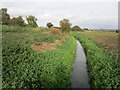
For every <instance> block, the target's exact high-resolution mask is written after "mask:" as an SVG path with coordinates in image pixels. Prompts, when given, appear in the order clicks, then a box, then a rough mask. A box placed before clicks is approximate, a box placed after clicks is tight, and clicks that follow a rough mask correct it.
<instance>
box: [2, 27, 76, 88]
mask: <svg viewBox="0 0 120 90" xmlns="http://www.w3.org/2000/svg"><path fill="white" fill-rule="evenodd" d="M2 28H3V31H2V32H3V33H2V45H3V47H2V56H3V61H2V80H3V81H2V83H3V88H66V87H69V86H70V82H71V81H70V78H71V71H72V65H73V60H74V57H75V53H76V41H75V39H74V37H73V36H72V35H69V37H68V38H67V39H65V40H63V41H62V44H61V45H57V46H56V48H58V50H46V51H45V52H44V53H40V52H36V51H34V50H33V49H32V48H31V44H34V43H38V42H47V43H53V42H54V41H55V40H61V38H60V37H61V36H64V34H59V35H56V34H45V33H43V32H44V31H45V32H46V30H41V31H40V30H38V29H37V30H35V31H34V30H33V29H31V28H29V29H28V28H27V30H26V29H25V28H21V27H20V28H19V27H9V26H3V27H2ZM4 30H5V31H4ZM20 30H21V31H20Z"/></svg>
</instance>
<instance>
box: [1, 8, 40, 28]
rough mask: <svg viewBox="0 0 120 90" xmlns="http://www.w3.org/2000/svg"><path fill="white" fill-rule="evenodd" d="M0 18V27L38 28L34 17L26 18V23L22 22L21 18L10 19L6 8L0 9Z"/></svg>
mask: <svg viewBox="0 0 120 90" xmlns="http://www.w3.org/2000/svg"><path fill="white" fill-rule="evenodd" d="M0 13H1V15H2V16H1V18H0V24H1V25H10V26H21V27H38V25H37V23H36V21H37V18H35V16H31V15H30V16H28V17H26V19H27V22H28V24H27V23H25V21H24V20H23V18H22V16H18V17H13V18H11V17H10V15H9V14H8V13H7V8H1V9H0Z"/></svg>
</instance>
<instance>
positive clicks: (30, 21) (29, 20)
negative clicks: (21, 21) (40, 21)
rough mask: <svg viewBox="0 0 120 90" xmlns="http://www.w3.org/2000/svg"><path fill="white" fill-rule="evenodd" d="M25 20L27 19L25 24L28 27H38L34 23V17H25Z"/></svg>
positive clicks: (35, 19)
mask: <svg viewBox="0 0 120 90" xmlns="http://www.w3.org/2000/svg"><path fill="white" fill-rule="evenodd" d="M26 19H27V22H28V24H29V26H30V27H38V25H37V23H36V21H37V18H35V17H34V16H28V17H26Z"/></svg>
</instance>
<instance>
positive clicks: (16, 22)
mask: <svg viewBox="0 0 120 90" xmlns="http://www.w3.org/2000/svg"><path fill="white" fill-rule="evenodd" d="M8 24H9V25H12V26H24V20H23V18H22V17H21V16H19V17H16V18H15V17H14V18H12V19H9V21H8Z"/></svg>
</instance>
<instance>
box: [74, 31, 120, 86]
mask: <svg viewBox="0 0 120 90" xmlns="http://www.w3.org/2000/svg"><path fill="white" fill-rule="evenodd" d="M74 36H75V37H76V39H78V40H79V41H80V42H81V44H82V45H83V47H84V50H85V53H86V58H87V65H88V72H89V78H90V84H91V87H92V88H120V80H119V77H120V74H119V72H120V69H119V60H118V56H116V55H110V54H108V53H105V52H104V51H103V49H101V48H99V47H98V46H97V45H96V44H95V42H93V41H92V40H91V39H90V38H88V37H86V36H85V35H82V34H79V33H74Z"/></svg>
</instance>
